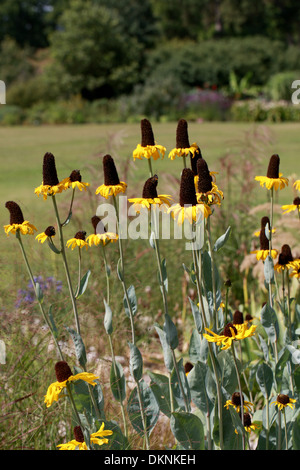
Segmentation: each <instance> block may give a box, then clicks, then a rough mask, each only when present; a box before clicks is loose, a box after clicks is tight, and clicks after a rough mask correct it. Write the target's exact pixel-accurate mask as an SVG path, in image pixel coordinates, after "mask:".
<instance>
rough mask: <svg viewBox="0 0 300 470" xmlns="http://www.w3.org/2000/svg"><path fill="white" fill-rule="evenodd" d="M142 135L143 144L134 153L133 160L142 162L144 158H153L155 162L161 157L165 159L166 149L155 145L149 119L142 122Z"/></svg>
mask: <svg viewBox="0 0 300 470" xmlns="http://www.w3.org/2000/svg"><path fill="white" fill-rule="evenodd" d="M141 134H142V142H141V145H140V144H139V145H137V147H136V149H135V150H134V151H133V159H134V160H135V159H136V158H138V159H139V160H141V159H142V158H143V157H144V158H147V159H149V158H151V157H152V158H153V160H157V159H158V158H159V157H160V156H161V157H162V158H164V156H165V152H166V148H165V147H163V146H162V145H158V144H156V143H155V140H154V134H153V130H152V126H151V123H150V121H148V119H142V120H141Z"/></svg>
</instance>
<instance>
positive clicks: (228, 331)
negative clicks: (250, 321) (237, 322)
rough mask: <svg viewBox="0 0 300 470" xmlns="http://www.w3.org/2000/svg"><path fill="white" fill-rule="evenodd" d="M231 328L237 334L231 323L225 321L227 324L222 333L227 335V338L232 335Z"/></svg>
mask: <svg viewBox="0 0 300 470" xmlns="http://www.w3.org/2000/svg"><path fill="white" fill-rule="evenodd" d="M231 329H232V330H233V331H234V333H235V334H237V329H236V327H235V326H234V325H233V323H227V325H226V326H225V328H224V330H223V335H224V336H228V337H229V338H231V336H232V334H231Z"/></svg>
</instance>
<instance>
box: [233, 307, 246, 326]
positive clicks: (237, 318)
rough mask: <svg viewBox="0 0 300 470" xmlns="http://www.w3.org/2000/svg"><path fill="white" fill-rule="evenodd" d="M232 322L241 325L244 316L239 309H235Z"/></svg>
mask: <svg viewBox="0 0 300 470" xmlns="http://www.w3.org/2000/svg"><path fill="white" fill-rule="evenodd" d="M233 323H234V324H235V325H242V324H243V323H244V316H243V314H242V312H240V311H239V310H236V311H235V312H234V314H233Z"/></svg>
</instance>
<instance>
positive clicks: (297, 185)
mask: <svg viewBox="0 0 300 470" xmlns="http://www.w3.org/2000/svg"><path fill="white" fill-rule="evenodd" d="M293 186H294V187H295V188H296V189H297V191H300V180H297V181H295V183H294V184H293Z"/></svg>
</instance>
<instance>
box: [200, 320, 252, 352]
mask: <svg viewBox="0 0 300 470" xmlns="http://www.w3.org/2000/svg"><path fill="white" fill-rule="evenodd" d="M256 328H257V326H256V325H251V326H250V327H249V328H248V325H247V324H246V323H244V324H243V325H242V328H241V329H239V330H237V329H236V327H235V326H234V325H233V323H228V324H227V325H226V326H225V328H224V331H223V334H221V335H218V334H216V333H214V332H213V331H211V330H209V329H208V328H205V329H206V331H208V333H209V334H207V333H204V334H203V336H204V338H206V339H207V341H209V342H210V343H217V346H221V345H223V347H222V348H221V349H229V348H230V347H231V344H232V342H233V341H234V340H235V341H239V340H242V339H245V338H249V337H250V336H253V335H254V334H255V330H256Z"/></svg>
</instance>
